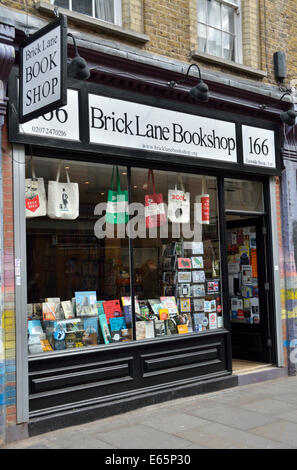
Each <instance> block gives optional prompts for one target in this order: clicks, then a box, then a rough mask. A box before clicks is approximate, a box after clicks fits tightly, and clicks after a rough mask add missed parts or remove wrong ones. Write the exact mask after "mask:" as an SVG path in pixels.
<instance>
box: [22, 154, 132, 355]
mask: <svg viewBox="0 0 297 470" xmlns="http://www.w3.org/2000/svg"><path fill="white" fill-rule="evenodd" d="M32 161H33V171H34V172H35V175H36V177H37V178H42V179H43V182H44V186H45V195H46V198H47V202H48V209H47V211H46V212H47V214H46V215H45V216H42V214H43V213H44V212H43V213H42V212H41V213H40V212H38V211H39V207H41V206H42V202H43V196H42V193H40V194H39V200H38V196H36V195H35V196H34V180H33V190H32V188H31V185H32V168H31V159H30V158H28V159H27V164H26V188H27V195H26V225H27V292H28V293H27V302H28V308H27V314H28V333H29V353H31V354H34V353H42V352H43V351H44V352H46V351H48V350H49V351H52V350H69V349H72V348H76V347H91V346H94V345H98V344H109V343H111V342H113V341H116V339H118V337H117V336H116V334H117V333H116V332H117V331H118V330H120V329H121V330H122V332H121V339H122V340H124V341H129V340H131V339H132V332H131V325H129V328H128V325H127V324H126V323H125V321H124V309H123V308H122V305H121V304H120V302H119V300H120V299H121V298H122V297H126V296H127V297H129V296H130V272H129V250H128V238H127V237H122V238H119V237H115V236H112V230H113V229H115V228H116V227H114V226H113V225H112V224H108V229H109V236H108V237H107V236H106V237H105V238H100V234H99V233H97V231H96V230H97V229H98V231H99V230H100V227H97V226H96V222H98V221H100V217H101V216H100V206H98V204H100V203H104V202H106V201H107V199H108V191H109V190H110V189H111V177H112V172H113V166H110V165H94V164H91V163H87V162H83V163H77V162H73V161H72V162H67V161H63V162H62V165H61V172H60V181H61V182H63V183H66V184H64V185H62V188H61V187H60V188H55V186H56V184H55V183H54V184H53V182H55V181H56V177H57V170H58V165H59V161H57V160H54V159H47V158H38V157H33V159H32ZM66 170H67V172H68V175H69V178H70V183H71V184H73V183H74V184H77V185H78V196H79V205H78V217H76V218H74V219H67V218H66V217H67V214H68V213H69V211H70V213H71V215H72V214H73V217H75V213H74V211H75V210H76V208H77V207H76V208H73V206H72V207H71V206H70V204H69V203H70V201H71V198H72V197H73V195H74V194H75V188H74V189H73V188H71V187H70V186H69V185H67V174H66ZM118 170H119V185H120V186H121V191H122V192H123V197H124V198H125V197H126V193H125V191H126V190H127V170H126V168H124V167H119V168H118ZM38 183H40V184H41V183H42V181H41V180H39V179H38ZM50 186H52V188H51V190H50ZM114 188H115V189H117V188H118V186H117V182H116V179H115V178H114ZM63 189H64V190H65V191H63ZM30 193H31V194H30ZM32 193H33V194H32ZM54 193H56V196H55V195H54ZM64 193H66V196H64V197H63V194H64ZM67 195H68V199H67ZM109 197H110V193H109ZM74 198H75V196H74ZM50 203H51V205H52V204H54V207H56V209H55V210H56V211H58V213H56V214H55V212H54V211H53V210H52V209H50ZM67 206H69V207H67ZM75 206H77V204H75ZM96 207H97V208H99V212H98V214H94V212H95V208H96ZM41 208H42V207H41ZM64 209H66V210H65V211H64ZM67 209H69V211H68V212H67ZM50 210H51V212H50ZM59 211H60V213H59ZM30 212H31V213H30ZM39 214H40V215H39ZM103 214H104V212H103ZM28 215H29V216H30V217H28ZM32 215H33V217H32ZM34 215H37V217H34ZM58 215H59V216H60V217H61V218H60V219H58V218H52V217H56V216H58ZM103 301H104V304H103ZM102 316H103V317H102ZM120 327H121V328H120ZM40 340H41V342H40Z"/></svg>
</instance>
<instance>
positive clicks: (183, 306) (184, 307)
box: [180, 298, 191, 312]
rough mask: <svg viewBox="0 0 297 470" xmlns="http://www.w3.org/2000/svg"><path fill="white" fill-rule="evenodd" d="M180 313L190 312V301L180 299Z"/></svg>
mask: <svg viewBox="0 0 297 470" xmlns="http://www.w3.org/2000/svg"><path fill="white" fill-rule="evenodd" d="M180 311H181V312H190V311H191V300H190V299H186V298H181V299H180Z"/></svg>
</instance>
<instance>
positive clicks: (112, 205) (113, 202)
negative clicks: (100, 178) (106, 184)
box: [105, 167, 129, 224]
mask: <svg viewBox="0 0 297 470" xmlns="http://www.w3.org/2000/svg"><path fill="white" fill-rule="evenodd" d="M116 173H117V190H116V191H114V189H113V186H114V176H115V167H113V169H112V175H111V182H110V189H109V191H108V196H107V207H106V215H105V221H106V222H107V223H109V224H125V223H127V222H128V220H129V214H128V191H122V190H121V183H120V174H119V169H118V167H116Z"/></svg>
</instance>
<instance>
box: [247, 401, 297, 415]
mask: <svg viewBox="0 0 297 470" xmlns="http://www.w3.org/2000/svg"><path fill="white" fill-rule="evenodd" d="M241 406H242V408H244V409H246V410H251V411H256V412H258V413H262V414H267V415H278V414H280V413H287V412H290V411H294V410H295V409H296V407H294V406H293V405H292V404H290V403H285V402H282V401H280V400H273V399H271V398H267V399H266V400H257V401H254V402H251V403H248V404H245V405H241Z"/></svg>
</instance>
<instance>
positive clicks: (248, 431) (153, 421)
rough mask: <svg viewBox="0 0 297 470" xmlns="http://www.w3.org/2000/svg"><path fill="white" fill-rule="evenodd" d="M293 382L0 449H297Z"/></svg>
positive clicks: (146, 411) (185, 401) (172, 404)
mask: <svg viewBox="0 0 297 470" xmlns="http://www.w3.org/2000/svg"><path fill="white" fill-rule="evenodd" d="M296 392H297V377H282V378H279V379H274V380H268V381H265V382H258V383H253V384H249V385H243V386H237V387H234V388H231V389H226V390H221V391H217V392H213V393H208V394H203V395H195V396H191V397H187V398H181V399H177V400H173V401H168V402H166V403H162V404H158V405H152V406H147V407H145V408H141V409H137V410H133V411H130V412H127V413H124V414H121V415H117V416H113V417H109V418H105V419H101V420H97V421H93V422H90V423H86V424H83V425H79V426H72V427H67V428H64V429H59V430H56V431H51V432H49V433H46V434H41V435H39V436H34V437H30V438H27V439H24V440H20V441H17V442H14V443H10V444H7V445H5V446H3V447H2V448H1V450H2V449H107V450H109V449H154V450H155V449H172V450H173V449H174V450H175V451H176V450H178V449H180V450H182V449H183V450H190V449H297V393H296Z"/></svg>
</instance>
